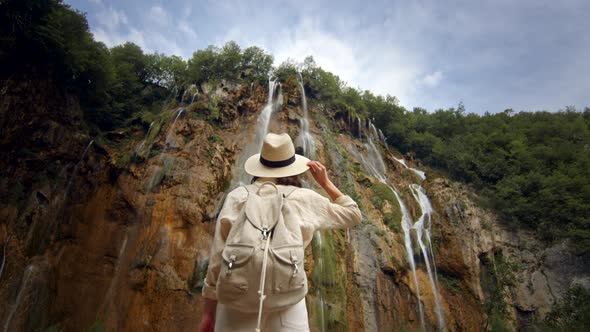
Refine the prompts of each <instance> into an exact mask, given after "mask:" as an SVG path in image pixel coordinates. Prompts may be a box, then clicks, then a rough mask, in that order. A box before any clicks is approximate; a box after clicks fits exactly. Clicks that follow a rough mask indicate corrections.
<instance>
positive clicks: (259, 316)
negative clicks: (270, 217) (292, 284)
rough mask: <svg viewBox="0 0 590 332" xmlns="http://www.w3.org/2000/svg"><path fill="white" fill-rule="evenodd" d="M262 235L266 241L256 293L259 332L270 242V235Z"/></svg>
mask: <svg viewBox="0 0 590 332" xmlns="http://www.w3.org/2000/svg"><path fill="white" fill-rule="evenodd" d="M263 234H264V233H263ZM264 236H265V237H266V242H265V244H264V257H263V258H262V271H261V273H260V274H261V278H260V289H259V290H258V294H260V302H259V306H258V324H257V325H256V332H260V322H261V320H262V302H264V299H265V298H266V295H264V284H265V281H266V264H267V261H268V247H269V244H270V236H268V233H266V234H264Z"/></svg>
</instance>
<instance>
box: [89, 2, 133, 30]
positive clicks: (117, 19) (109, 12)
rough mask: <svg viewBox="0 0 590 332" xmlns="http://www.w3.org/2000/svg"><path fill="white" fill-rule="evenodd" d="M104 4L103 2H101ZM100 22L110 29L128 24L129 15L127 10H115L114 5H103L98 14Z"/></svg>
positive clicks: (97, 17)
mask: <svg viewBox="0 0 590 332" xmlns="http://www.w3.org/2000/svg"><path fill="white" fill-rule="evenodd" d="M99 4H101V5H102V3H99ZM96 20H97V21H98V24H100V25H102V26H104V27H107V28H108V29H116V28H117V27H119V26H120V25H127V15H125V12H123V11H119V10H115V9H113V7H111V6H109V8H106V7H103V8H102V9H101V10H100V11H99V13H98V14H97V15H96Z"/></svg>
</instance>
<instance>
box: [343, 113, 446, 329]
mask: <svg viewBox="0 0 590 332" xmlns="http://www.w3.org/2000/svg"><path fill="white" fill-rule="evenodd" d="M357 121H358V123H359V129H360V128H361V126H360V120H358V118H357ZM382 135H383V134H382V133H379V132H378V131H377V130H376V128H375V126H374V125H373V124H372V123H369V133H368V135H367V143H365V145H364V146H365V148H366V150H367V152H366V155H363V154H361V153H360V152H359V151H357V150H356V149H354V148H353V149H352V153H353V155H354V156H355V157H356V158H357V159H358V160H359V161H360V162H361V164H362V165H363V167H364V168H365V170H366V172H367V173H368V174H369V175H371V176H373V177H375V178H376V179H377V180H379V181H380V182H381V183H383V184H385V185H387V186H388V187H389V188H390V189H391V191H392V192H393V193H394V195H395V198H396V199H397V202H398V204H399V206H400V210H401V215H402V220H401V225H402V229H403V232H404V247H405V249H406V256H407V260H408V263H409V265H410V268H411V269H412V279H413V282H414V286H415V288H416V298H417V302H418V314H419V315H420V323H421V326H422V329H423V330H425V328H426V325H425V321H424V308H423V305H422V299H421V298H422V296H421V292H420V284H419V282H418V277H417V273H416V261H415V260H414V249H413V246H412V234H411V231H412V229H414V230H415V232H416V240H417V242H418V245H419V247H420V251H421V253H422V255H423V257H424V262H425V265H426V272H427V273H428V278H429V282H430V287H431V289H432V293H433V297H434V305H435V308H434V312H435V314H436V318H437V323H438V326H439V328H440V329H441V330H443V331H444V330H445V319H444V315H443V312H442V308H441V303H440V296H439V294H438V289H437V284H438V279H437V277H436V265H435V264H434V254H433V250H432V241H431V227H432V212H433V209H432V205H431V204H430V200H429V199H428V196H426V193H425V191H424V189H423V188H422V187H421V186H420V185H418V184H411V185H410V191H411V193H412V196H413V197H414V199H415V200H416V201H417V202H418V204H419V205H420V208H421V210H422V215H421V216H420V218H419V219H418V220H417V221H416V222H415V223H414V222H412V219H411V216H410V213H409V212H408V209H407V207H406V205H405V203H404V202H403V200H402V198H401V196H400V195H399V192H398V191H397V190H396V189H395V187H393V186H392V185H389V184H388V183H387V178H386V176H385V173H386V167H385V163H384V162H383V157H382V155H381V152H380V151H379V150H378V149H377V147H376V146H375V144H374V142H373V140H374V139H377V140H379V138H380V136H382ZM359 136H361V135H360V133H359ZM393 158H394V159H395V160H396V161H397V162H398V163H400V164H402V165H403V166H404V167H405V168H407V169H410V170H411V171H413V172H414V173H415V174H417V175H418V176H419V177H420V179H421V180H422V181H423V180H424V179H425V178H426V177H425V175H424V172H422V171H420V170H417V169H414V168H410V167H408V166H407V165H406V162H405V160H404V159H398V158H395V157H393ZM424 237H425V238H426V242H427V245H428V247H427V245H426V244H425V242H424Z"/></svg>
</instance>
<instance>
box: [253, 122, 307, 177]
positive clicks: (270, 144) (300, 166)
mask: <svg viewBox="0 0 590 332" xmlns="http://www.w3.org/2000/svg"><path fill="white" fill-rule="evenodd" d="M307 162H309V159H307V158H305V157H304V156H302V155H298V154H295V147H294V146H293V141H292V140H291V137H289V135H288V134H280V135H277V134H273V133H269V134H267V135H266V136H265V137H264V142H263V143H262V150H261V151H260V153H257V154H255V155H253V156H251V157H250V158H248V160H246V163H245V164H244V169H245V170H246V173H248V174H250V175H253V176H257V177H265V178H282V177H287V176H293V175H297V174H301V173H303V172H305V171H307V170H308V169H309V166H307Z"/></svg>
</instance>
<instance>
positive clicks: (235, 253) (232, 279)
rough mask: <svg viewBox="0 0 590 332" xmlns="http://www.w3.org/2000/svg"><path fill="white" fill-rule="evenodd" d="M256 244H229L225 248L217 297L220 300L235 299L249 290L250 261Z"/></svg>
mask: <svg viewBox="0 0 590 332" xmlns="http://www.w3.org/2000/svg"><path fill="white" fill-rule="evenodd" d="M253 254H254V246H252V245H248V244H228V245H226V246H225V248H224V249H223V252H222V254H221V256H222V257H223V266H222V267H221V271H220V273H219V280H218V282H217V297H218V299H219V300H220V302H222V303H224V302H227V301H233V300H234V299H236V298H238V297H239V296H241V295H243V294H244V293H246V292H247V291H248V287H249V283H248V281H249V279H250V278H249V274H250V273H251V271H249V270H250V269H249V266H248V265H249V263H250V258H251V257H252V255H253ZM258 272H259V271H258Z"/></svg>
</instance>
